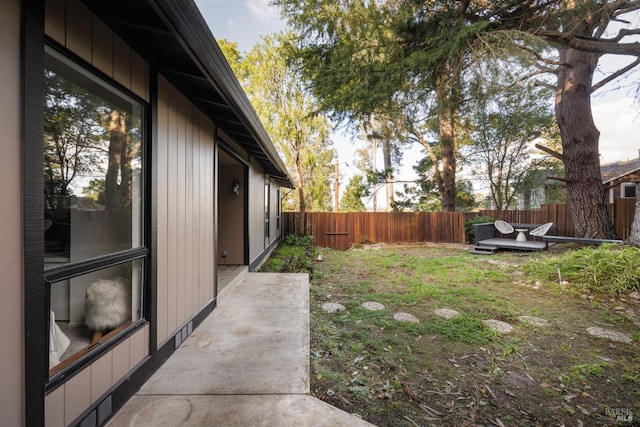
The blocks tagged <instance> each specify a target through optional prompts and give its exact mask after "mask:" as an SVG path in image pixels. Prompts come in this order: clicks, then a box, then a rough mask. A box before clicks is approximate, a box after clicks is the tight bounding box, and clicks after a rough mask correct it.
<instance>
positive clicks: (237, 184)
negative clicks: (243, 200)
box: [232, 179, 240, 194]
mask: <svg viewBox="0 0 640 427" xmlns="http://www.w3.org/2000/svg"><path fill="white" fill-rule="evenodd" d="M232 191H233V194H240V181H238V180H237V179H236V180H235V181H233V188H232Z"/></svg>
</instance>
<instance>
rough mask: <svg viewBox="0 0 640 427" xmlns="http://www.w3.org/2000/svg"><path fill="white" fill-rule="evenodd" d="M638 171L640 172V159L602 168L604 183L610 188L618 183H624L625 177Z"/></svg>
mask: <svg viewBox="0 0 640 427" xmlns="http://www.w3.org/2000/svg"><path fill="white" fill-rule="evenodd" d="M638 171H640V158H637V159H632V160H627V161H618V162H613V163H607V164H604V165H601V166H600V174H601V175H602V183H603V184H605V185H607V186H610V187H611V186H616V185H618V184H619V182H618V181H622V180H623V178H624V177H625V176H627V175H629V174H632V173H634V172H638Z"/></svg>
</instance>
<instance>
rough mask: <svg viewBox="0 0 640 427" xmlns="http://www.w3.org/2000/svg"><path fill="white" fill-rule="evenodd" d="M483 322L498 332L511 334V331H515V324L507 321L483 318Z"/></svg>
mask: <svg viewBox="0 0 640 427" xmlns="http://www.w3.org/2000/svg"><path fill="white" fill-rule="evenodd" d="M482 324H483V325H484V326H485V327H487V328H489V329H491V330H492V331H496V332H498V333H499V334H509V333H511V331H513V326H511V325H510V324H508V323H507V322H502V321H500V320H495V319H490V320H483V321H482Z"/></svg>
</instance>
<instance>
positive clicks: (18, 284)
mask: <svg viewBox="0 0 640 427" xmlns="http://www.w3.org/2000/svg"><path fill="white" fill-rule="evenodd" d="M20 4H21V2H20V1H18V0H10V1H7V2H3V4H2V13H0V52H2V61H0V76H2V79H1V80H0V93H1V94H2V97H1V98H0V122H1V123H2V140H1V141H0V147H1V150H2V151H1V152H2V155H0V180H2V182H3V183H4V185H3V186H2V190H1V191H0V192H1V194H2V206H1V207H0V218H2V221H0V234H1V235H2V245H1V246H0V271H2V298H0V323H1V324H2V328H3V334H2V350H0V378H2V387H0V414H1V415H2V418H1V420H0V424H3V425H7V426H21V425H23V423H24V401H23V398H24V394H25V388H24V384H23V378H24V371H23V369H21V368H20V367H22V366H24V363H25V362H24V355H23V348H24V334H25V329H24V311H23V301H24V292H25V289H24V280H25V278H24V275H23V253H24V252H23V237H22V236H23V231H22V224H23V211H22V207H23V199H22V184H21V183H22V177H23V171H22V161H23V157H22V155H23V152H22V150H23V145H22V143H21V141H22V123H23V117H22V111H23V108H22V86H23V85H22V82H23V77H22V75H23V71H22V70H21V66H20V58H21V49H20V46H21V39H22V37H21V28H20V27H21V26H20V22H21V19H20V13H21V11H20Z"/></svg>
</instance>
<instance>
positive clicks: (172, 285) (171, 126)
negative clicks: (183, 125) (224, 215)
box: [158, 86, 178, 341]
mask: <svg viewBox="0 0 640 427" xmlns="http://www.w3.org/2000/svg"><path fill="white" fill-rule="evenodd" d="M177 97H178V91H177V90H176V89H175V88H174V87H173V86H169V91H168V98H167V100H166V102H167V107H168V110H169V115H168V127H167V129H168V134H169V137H168V144H169V145H168V152H169V154H168V157H169V161H168V163H167V181H168V190H167V192H168V194H167V221H168V222H167V228H168V230H169V235H168V241H167V245H168V246H169V250H168V256H169V259H168V260H167V261H168V270H169V273H168V280H167V283H168V297H167V300H168V305H167V312H166V313H165V315H166V316H167V324H168V327H169V333H170V334H172V333H173V331H174V330H175V329H176V328H177V326H178V321H177V310H178V307H177V305H176V300H177V296H178V284H177V281H178V262H177V261H178V162H177V158H178V141H177V139H178V99H177ZM158 341H160V340H158Z"/></svg>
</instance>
